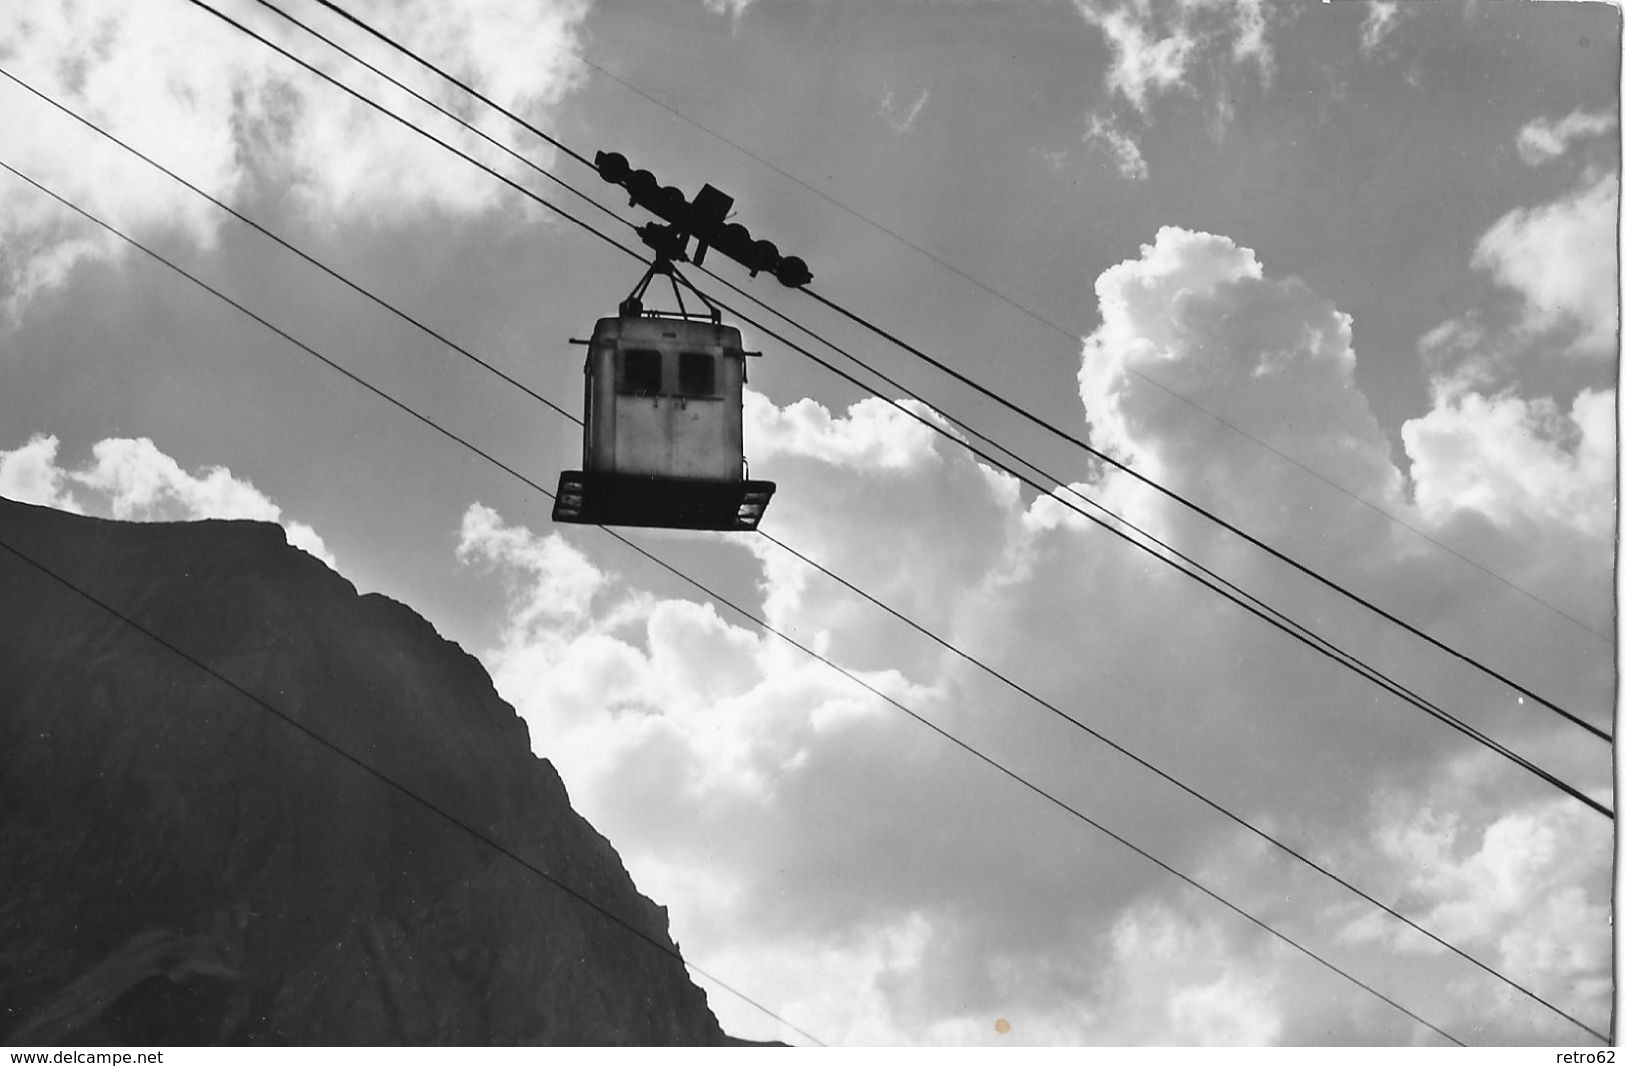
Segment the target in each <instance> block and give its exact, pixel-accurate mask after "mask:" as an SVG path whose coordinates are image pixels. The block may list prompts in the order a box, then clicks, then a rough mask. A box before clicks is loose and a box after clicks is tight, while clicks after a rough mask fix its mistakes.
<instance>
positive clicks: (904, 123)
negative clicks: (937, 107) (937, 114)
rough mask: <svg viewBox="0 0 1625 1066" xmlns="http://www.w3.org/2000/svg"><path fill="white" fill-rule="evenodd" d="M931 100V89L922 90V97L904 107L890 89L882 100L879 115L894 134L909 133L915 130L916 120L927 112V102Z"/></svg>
mask: <svg viewBox="0 0 1625 1066" xmlns="http://www.w3.org/2000/svg"><path fill="white" fill-rule="evenodd" d="M930 99H931V90H930V89H929V88H925V89H921V90H920V95H919V96H916V97H915V98H914V102H913V103H912V104H909V105H908V106H907V107H904V106H903V105H901V104H899V103H898V102H897V98H896V96H894V95H893V93H892V91H891V89H889V88H888V89H887V90H886V92H885V94H884V95H883V96H881V98H880V110H879V114H880V117H881V119H882V120H883V121H884V122H885V123H886V125H888V126H890V127H891V128H892V131H893V132H895V133H907V132H908V131H909V130H911V129H913V128H914V120H915V119H917V118H919V117H920V112H921V111H923V110H925V105H926V102H927V101H929V100H930Z"/></svg>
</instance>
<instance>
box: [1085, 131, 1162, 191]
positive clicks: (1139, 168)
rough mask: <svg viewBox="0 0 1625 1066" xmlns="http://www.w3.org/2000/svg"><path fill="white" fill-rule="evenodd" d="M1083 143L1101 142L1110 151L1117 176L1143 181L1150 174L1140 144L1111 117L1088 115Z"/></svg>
mask: <svg viewBox="0 0 1625 1066" xmlns="http://www.w3.org/2000/svg"><path fill="white" fill-rule="evenodd" d="M1083 143H1085V144H1101V145H1103V146H1105V148H1106V150H1107V151H1108V152H1110V153H1111V156H1112V160H1113V162H1114V163H1116V165H1117V173H1118V175H1119V176H1121V177H1123V178H1126V179H1128V180H1129V181H1144V180H1145V179H1147V178H1149V177H1150V176H1151V170H1150V168H1149V167H1147V166H1146V164H1145V156H1144V155H1143V154H1141V152H1140V146H1139V144H1137V143H1136V142H1135V140H1134V138H1133V137H1130V136H1129V135H1128V133H1126V132H1125V131H1124V130H1123V128H1122V127H1121V126H1119V125H1118V124H1117V123H1116V122H1115V121H1113V120H1112V119H1109V118H1108V119H1105V120H1102V119H1101V117H1100V116H1099V115H1090V116H1089V128H1088V129H1087V130H1085V131H1084V133H1083Z"/></svg>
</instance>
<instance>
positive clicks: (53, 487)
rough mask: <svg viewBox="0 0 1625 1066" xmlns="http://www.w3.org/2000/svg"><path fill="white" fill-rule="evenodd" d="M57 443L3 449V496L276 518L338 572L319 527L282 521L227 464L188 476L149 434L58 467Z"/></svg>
mask: <svg viewBox="0 0 1625 1066" xmlns="http://www.w3.org/2000/svg"><path fill="white" fill-rule="evenodd" d="M57 448H58V442H57V438H56V437H54V436H46V435H38V436H35V437H33V438H31V439H30V440H29V441H28V442H27V443H26V444H24V445H23V446H22V447H20V448H16V449H13V450H11V451H0V495H3V496H8V497H10V498H11V499H14V500H20V501H22V502H24V503H37V504H41V505H44V506H46V507H55V508H57V509H58V510H64V511H73V512H75V513H79V514H83V513H87V512H89V513H92V514H98V515H104V516H106V517H110V518H116V519H120V520H122V521H129V522H190V521H196V520H199V519H204V518H246V519H252V520H255V521H260V522H276V523H279V524H281V525H283V527H284V528H285V529H286V530H287V534H288V543H289V544H292V545H293V546H294V547H296V548H300V549H303V550H304V551H306V552H309V553H310V554H311V555H314V556H315V557H316V558H318V559H320V560H322V562H324V563H326V564H327V565H328V566H331V567H333V568H335V569H337V563H336V562H335V560H334V558H333V555H332V553H331V552H329V551H328V550H327V545H326V544H325V543H323V541H322V538H321V537H320V536H319V535H318V534H317V533H316V531H315V530H314V529H312V528H311V527H310V526H308V525H306V524H305V523H303V522H283V520H282V508H281V507H279V506H277V505H276V504H275V503H273V502H272V501H271V500H270V498H269V497H267V496H266V495H265V494H264V493H262V492H261V491H260V490H259V489H257V488H255V487H254V486H253V485H251V484H250V483H248V482H247V481H244V480H242V479H241V478H237V477H234V476H233V475H232V473H231V471H230V470H227V469H226V468H225V467H223V466H214V467H208V468H206V469H205V470H203V471H202V473H201V475H194V474H189V473H187V472H186V471H185V470H184V469H183V468H182V467H181V465H180V464H179V463H177V462H176V461H175V460H174V459H172V458H170V457H169V456H167V455H165V454H164V453H163V452H161V451H159V450H158V447H157V445H155V444H153V442H152V441H151V440H150V439H148V438H146V437H141V438H137V439H130V438H122V437H109V438H107V439H106V440H102V441H98V442H97V443H96V444H95V445H94V446H93V447H92V449H91V454H92V457H93V458H92V460H91V461H90V462H88V463H86V464H85V465H83V466H80V467H77V468H74V467H64V466H62V465H60V464H59V463H58V461H57ZM70 486H71V487H70ZM87 501H88V502H87Z"/></svg>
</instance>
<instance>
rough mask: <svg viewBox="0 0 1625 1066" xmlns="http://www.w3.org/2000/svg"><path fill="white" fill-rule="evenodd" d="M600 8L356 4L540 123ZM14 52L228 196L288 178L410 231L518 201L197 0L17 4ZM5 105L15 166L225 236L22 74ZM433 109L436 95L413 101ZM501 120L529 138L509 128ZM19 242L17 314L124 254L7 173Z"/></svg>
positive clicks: (265, 28)
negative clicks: (82, 272) (503, 198)
mask: <svg viewBox="0 0 1625 1066" xmlns="http://www.w3.org/2000/svg"><path fill="white" fill-rule="evenodd" d="M224 8H225V10H226V12H227V14H230V15H232V16H233V17H235V18H237V19H239V20H240V21H242V22H244V23H246V24H248V25H250V26H252V27H254V28H256V29H257V30H259V31H260V32H261V33H262V34H264V35H266V36H268V37H269V38H271V39H272V40H275V41H277V42H278V43H280V44H282V45H283V46H284V47H287V48H289V49H290V50H292V51H294V52H295V53H296V54H303V55H306V56H308V57H309V58H310V59H311V60H312V61H313V62H314V63H315V65H316V66H318V67H320V68H321V69H324V70H326V71H328V72H330V73H335V74H338V75H339V76H340V77H341V80H346V81H348V82H349V83H350V84H352V85H354V86H356V87H357V88H358V89H360V90H361V91H362V92H364V93H367V94H368V95H371V96H373V97H375V98H377V99H379V100H380V101H382V102H384V103H385V104H386V105H390V106H395V105H399V104H400V102H401V101H403V100H408V98H407V97H406V96H405V95H404V94H402V93H400V92H399V91H398V90H395V89H393V88H392V87H390V86H388V85H387V84H385V83H384V82H382V80H381V79H378V78H376V77H375V76H373V75H370V74H367V73H366V72H365V71H362V72H361V76H357V75H356V74H355V73H354V68H353V66H352V65H351V64H350V63H349V61H348V60H345V59H344V58H343V57H342V56H339V57H337V58H336V59H335V54H334V53H332V52H331V51H330V50H328V49H326V46H322V45H316V46H314V47H313V45H312V42H311V39H310V38H308V37H306V36H304V35H303V34H302V33H301V32H300V31H298V30H297V29H294V28H291V27H290V26H289V24H287V23H285V22H283V21H281V20H279V19H276V18H274V17H273V16H270V15H268V14H267V13H266V12H265V10H264V9H263V8H259V7H257V6H256V5H252V4H247V3H240V2H239V3H227V4H225V5H224ZM586 9H587V3H586V0H547V2H544V3H534V4H525V5H514V4H507V3H503V2H501V0H459V2H457V3H451V4H444V3H439V4H437V3H428V2H426V0H412V2H409V3H383V2H376V0H375V2H363V3H361V4H359V5H357V13H358V14H359V15H360V16H361V17H362V18H364V19H366V20H367V21H369V22H371V23H373V24H374V25H377V26H379V28H380V29H382V30H383V31H384V32H386V33H389V34H390V35H391V36H393V37H395V38H396V39H397V40H400V41H401V42H402V43H404V44H405V45H406V46H407V47H409V48H412V49H414V50H416V51H418V52H419V53H420V54H423V55H425V56H426V57H427V58H429V59H430V60H431V61H434V62H436V63H438V64H439V65H441V66H443V67H445V68H446V69H448V70H450V71H451V72H452V73H454V74H457V75H458V76H460V77H462V78H463V79H464V80H466V81H469V82H471V83H472V84H474V85H476V86H477V87H479V88H480V89H482V91H484V92H485V93H486V94H487V95H489V96H491V97H492V98H493V99H496V100H497V101H499V102H500V103H503V104H504V105H506V106H508V107H509V108H510V109H514V110H516V111H518V112H520V113H529V114H530V115H532V116H535V115H537V114H538V112H540V111H544V110H545V109H547V108H549V107H551V106H553V105H554V104H556V103H557V102H558V101H559V100H560V99H561V98H562V97H563V96H564V95H565V94H566V93H567V92H568V91H569V90H570V88H571V87H572V86H573V85H574V84H575V79H576V78H578V77H579V76H580V75H579V72H580V68H579V65H578V64H576V63H574V62H573V61H572V60H571V59H570V58H569V56H568V54H567V49H568V48H569V47H570V46H571V45H572V43H573V42H574V39H575V33H576V30H577V27H578V26H579V23H580V21H581V19H582V17H583V16H584V15H585V12H586ZM304 17H307V18H311V19H314V20H315V21H317V22H318V23H320V25H319V27H318V28H320V29H322V30H323V31H324V32H327V33H328V34H329V35H330V36H335V37H336V38H337V39H339V40H341V41H343V42H344V43H345V44H346V45H347V46H349V47H351V48H352V50H354V51H358V52H359V53H360V54H362V55H365V56H367V57H368V58H369V59H370V60H371V61H373V62H374V63H375V64H376V65H378V66H379V67H381V68H382V69H385V70H388V71H390V72H391V73H392V74H394V75H395V76H396V77H399V78H401V80H403V81H405V82H406V83H407V84H415V85H417V86H419V87H420V91H423V92H425V94H426V95H429V96H431V97H435V98H439V99H440V101H441V102H442V103H443V104H448V105H451V104H453V103H454V101H453V97H452V95H451V94H450V93H449V92H448V91H447V90H446V89H445V88H442V87H440V86H439V85H437V84H435V83H433V82H431V81H429V80H428V79H426V78H425V77H424V76H423V75H422V74H421V73H420V72H419V71H417V70H415V69H414V68H413V67H412V65H411V64H410V61H408V60H405V59H403V58H400V57H398V56H397V55H396V54H395V53H393V52H392V51H389V50H387V49H384V48H383V47H382V46H379V45H377V44H376V43H374V42H372V41H371V40H370V39H369V38H366V37H365V36H363V35H362V34H361V33H360V32H359V31H356V30H353V29H349V28H347V27H346V26H345V25H344V24H342V23H339V22H338V21H337V20H336V19H329V20H327V21H325V22H324V21H323V20H322V18H320V17H318V15H317V14H315V13H309V12H307V13H306V14H305V16H304ZM0 62H3V65H4V66H5V67H6V69H7V70H10V71H11V72H12V73H14V74H16V75H17V76H18V77H20V78H22V79H24V80H26V81H27V82H29V83H30V84H31V85H33V86H34V87H35V88H37V89H39V90H40V91H41V92H44V93H46V94H48V95H50V96H52V97H53V98H55V99H56V100H58V101H60V102H61V103H63V104H65V105H67V106H68V107H70V108H72V109H74V110H75V111H77V112H79V113H80V114H82V115H84V116H85V117H87V118H89V119H91V120H92V121H94V122H97V123H98V124H100V125H102V126H104V127H105V128H108V129H109V130H111V132H113V133H114V134H116V135H118V136H120V137H122V138H124V139H126V140H128V141H129V142H130V143H132V144H134V145H135V146H136V147H137V148H140V149H141V150H142V151H144V152H146V153H147V154H148V155H151V156H152V157H153V158H155V159H157V160H158V161H159V162H161V163H163V164H164V165H166V166H168V167H169V168H170V169H172V170H174V171H176V172H177V173H179V174H182V175H183V176H185V177H186V178H188V179H189V180H191V181H193V182H194V183H196V184H197V185H199V186H200V187H202V188H204V189H207V190H209V191H210V192H212V193H214V194H215V195H217V196H220V197H222V198H224V199H228V200H229V199H234V198H240V197H242V196H244V195H248V194H252V193H253V192H254V191H255V190H258V189H276V190H277V191H278V192H279V193H282V192H286V193H287V194H289V195H290V197H291V199H292V201H293V202H294V203H295V204H296V205H297V206H299V207H300V208H301V209H302V210H303V211H304V212H305V213H306V214H307V215H308V216H309V217H310V218H311V219H312V220H313V221H316V222H318V223H320V224H322V225H345V224H354V223H357V222H361V223H365V224H370V225H391V224H394V223H397V222H399V221H401V220H403V219H405V218H410V217H416V216H417V215H419V214H420V213H421V212H423V211H425V210H432V211H439V212H449V213H457V214H468V213H477V212H481V211H485V210H489V209H491V208H492V207H494V206H495V205H496V203H497V200H498V196H499V195H500V193H499V187H498V186H497V185H496V183H494V182H491V181H490V180H488V179H484V180H475V178H474V174H473V172H472V171H471V170H470V168H468V167H467V165H466V164H464V163H462V162H460V161H458V160H455V159H453V158H451V157H450V156H449V155H448V154H447V153H444V152H443V151H442V150H440V149H438V148H436V147H434V146H433V145H430V144H428V143H427V142H425V141H423V140H421V139H420V138H418V137H417V136H416V135H414V134H411V133H410V132H409V131H407V130H405V129H404V128H401V127H399V126H397V125H396V124H395V123H393V122H392V121H390V120H388V119H386V118H384V117H383V116H380V115H377V114H376V113H374V112H372V111H371V110H370V109H367V108H365V107H364V106H363V105H361V104H359V103H357V102H355V101H354V100H352V99H351V98H349V97H347V96H344V95H343V94H342V93H340V92H339V90H337V89H334V88H332V87H331V86H329V85H326V84H325V83H322V82H321V81H320V80H319V79H317V78H316V77H315V76H313V75H311V74H309V73H307V72H305V71H303V70H301V69H299V68H298V67H296V66H294V65H293V64H292V63H290V62H289V61H287V60H286V59H283V58H282V57H280V56H278V55H276V54H274V53H273V52H271V51H270V50H269V49H267V48H265V47H264V46H263V45H261V44H259V43H258V42H256V41H253V40H251V39H249V38H248V37H247V36H245V35H243V34H240V33H238V32H236V31H235V30H233V29H232V28H231V27H229V26H227V25H226V24H224V23H222V22H220V21H218V20H216V19H214V18H213V17H211V16H210V15H208V14H207V13H206V12H203V11H201V10H199V9H197V8H194V7H191V6H189V5H185V4H170V3H164V2H162V0H137V2H134V3H123V2H115V0H84V2H81V3H74V4H47V5H22V4H14V5H9V6H7V7H6V8H4V9H0ZM0 101H3V103H4V107H5V109H6V112H7V114H8V115H10V116H12V121H8V122H7V123H6V124H5V128H4V130H3V131H0V150H3V152H4V155H5V158H6V159H7V160H8V161H9V162H10V163H12V164H13V165H14V166H17V167H18V168H19V169H20V170H22V171H24V172H25V173H28V174H29V175H30V176H32V177H34V178H36V179H37V180H39V181H41V182H42V183H44V184H46V185H48V186H50V187H51V188H53V189H55V190H56V191H58V192H60V193H62V194H63V195H64V196H66V197H68V198H70V199H72V200H74V201H75V202H76V203H78V204H80V205H81V206H83V207H85V208H86V209H87V210H89V211H91V212H93V213H95V214H97V215H99V216H101V217H102V218H104V219H106V220H107V221H108V222H110V223H112V224H113V225H115V226H118V227H119V228H121V229H124V230H125V231H126V232H130V231H133V232H134V233H135V234H136V235H138V236H139V235H144V234H149V235H150V234H152V233H154V232H160V231H161V232H175V233H179V234H181V235H183V236H185V237H186V238H187V239H190V240H192V241H195V242H197V243H198V244H200V245H201V246H203V247H210V246H211V245H212V242H213V241H214V239H215V234H216V231H217V228H218V227H219V225H220V221H221V216H220V214H219V213H218V212H217V211H215V209H214V208H212V207H211V206H210V205H209V204H207V203H206V202H204V201H202V200H200V199H199V198H197V197H196V196H194V195H192V194H191V193H190V192H188V191H187V190H186V189H184V188H183V187H181V186H179V185H178V184H176V183H175V182H173V181H172V180H171V179H169V178H167V177H165V176H164V175H162V174H160V173H158V172H156V171H154V170H152V169H151V168H149V167H147V166H146V165H145V164H143V163H141V162H140V161H139V160H136V159H134V158H133V157H131V156H128V155H127V154H124V153H123V151H122V149H119V148H118V147H116V146H114V145H112V144H110V143H109V142H106V141H104V140H102V139H100V138H99V137H97V136H96V135H95V134H94V133H92V132H90V131H88V130H85V129H83V128H81V127H78V126H77V125H76V124H75V123H73V122H72V121H71V120H70V119H68V118H67V117H65V116H63V115H61V114H60V113H59V112H57V111H55V110H54V109H52V108H50V107H49V106H48V105H47V104H45V103H43V102H41V101H40V100H38V99H36V98H35V97H33V96H32V95H30V94H28V93H27V92H26V91H24V90H23V89H21V88H20V87H18V86H16V85H14V84H12V83H11V82H9V81H8V82H5V83H3V85H0ZM421 110H422V108H421V105H417V106H416V107H415V108H414V109H413V110H412V113H413V114H414V115H416V114H418V113H419V112H420V111H421ZM434 119H438V116H429V118H428V119H425V120H424V122H425V124H427V125H428V126H429V128H431V129H432V130H434V131H435V132H436V133H437V134H439V135H440V136H442V137H443V138H444V139H447V140H451V141H453V142H454V143H460V144H461V145H462V146H464V147H465V150H468V151H470V152H471V153H472V154H476V155H478V154H480V153H481V151H482V148H483V146H482V145H481V143H480V142H479V141H478V139H477V138H474V137H473V135H471V134H467V133H466V132H464V131H461V130H460V129H458V128H457V127H456V126H455V125H454V124H452V123H450V122H449V121H445V120H440V121H438V122H436V121H432V120H434ZM492 132H493V135H494V136H497V137H498V138H499V139H501V138H504V137H509V136H511V132H510V131H508V130H507V128H506V126H505V125H504V126H493V129H492ZM527 149H528V150H533V149H530V147H529V146H527ZM0 246H3V247H5V249H6V250H7V254H6V256H5V257H4V259H3V260H0V270H3V274H0V287H3V295H4V298H5V300H6V301H7V305H8V309H9V310H10V312H11V313H12V314H16V313H17V312H18V311H19V310H20V308H21V307H22V306H23V305H24V304H25V303H26V302H27V300H28V299H29V297H30V296H31V295H33V294H34V293H36V292H38V291H40V290H42V289H44V288H48V287H50V286H53V285H56V284H59V283H60V282H61V281H62V279H63V278H64V277H65V276H66V275H67V273H68V272H69V271H70V270H71V269H72V268H73V266H74V265H75V264H76V263H78V262H81V261H84V260H86V259H104V258H109V257H112V256H114V255H116V254H119V250H120V246H119V245H118V244H117V242H116V241H115V239H114V238H111V237H110V236H109V235H107V234H105V233H102V232H101V231H99V230H97V229H96V228H94V227H93V226H91V225H90V224H89V223H85V222H83V221H81V220H77V219H74V218H73V217H71V216H68V215H66V214H65V211H64V209H63V208H61V207H60V206H58V205H56V204H55V203H54V202H52V201H50V200H48V199H47V198H45V197H44V196H43V195H42V194H40V193H38V192H36V191H35V190H33V189H31V188H29V187H27V186H25V185H23V184H22V183H20V182H18V181H16V179H14V178H11V177H9V176H7V179H6V180H5V181H4V182H0Z"/></svg>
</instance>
